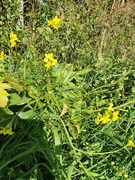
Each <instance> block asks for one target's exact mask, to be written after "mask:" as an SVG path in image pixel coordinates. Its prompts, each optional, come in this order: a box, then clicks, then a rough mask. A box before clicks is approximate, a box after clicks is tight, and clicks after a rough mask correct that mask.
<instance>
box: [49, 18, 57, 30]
mask: <svg viewBox="0 0 135 180" xmlns="http://www.w3.org/2000/svg"><path fill="white" fill-rule="evenodd" d="M48 26H52V27H53V28H54V29H58V28H59V27H60V19H59V18H58V16H55V17H54V18H53V19H51V20H48Z"/></svg>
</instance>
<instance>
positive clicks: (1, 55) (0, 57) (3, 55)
mask: <svg viewBox="0 0 135 180" xmlns="http://www.w3.org/2000/svg"><path fill="white" fill-rule="evenodd" d="M4 58H5V54H4V52H3V51H1V53H0V61H4Z"/></svg>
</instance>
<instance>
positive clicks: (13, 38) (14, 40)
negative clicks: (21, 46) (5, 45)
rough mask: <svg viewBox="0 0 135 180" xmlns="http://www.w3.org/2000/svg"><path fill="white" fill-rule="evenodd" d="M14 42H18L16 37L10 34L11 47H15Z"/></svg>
mask: <svg viewBox="0 0 135 180" xmlns="http://www.w3.org/2000/svg"><path fill="white" fill-rule="evenodd" d="M16 41H18V38H17V35H16V34H14V33H13V32H11V33H10V44H11V47H15V46H16Z"/></svg>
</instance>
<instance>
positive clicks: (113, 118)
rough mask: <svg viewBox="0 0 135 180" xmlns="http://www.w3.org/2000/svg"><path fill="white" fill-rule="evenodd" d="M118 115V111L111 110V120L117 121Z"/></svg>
mask: <svg viewBox="0 0 135 180" xmlns="http://www.w3.org/2000/svg"><path fill="white" fill-rule="evenodd" d="M118 115H119V112H118V111H114V112H113V115H112V120H113V121H117V120H118V118H119V117H118Z"/></svg>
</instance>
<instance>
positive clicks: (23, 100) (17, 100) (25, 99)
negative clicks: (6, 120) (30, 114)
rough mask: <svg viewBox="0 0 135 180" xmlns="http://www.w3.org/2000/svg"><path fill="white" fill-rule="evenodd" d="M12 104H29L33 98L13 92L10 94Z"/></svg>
mask: <svg viewBox="0 0 135 180" xmlns="http://www.w3.org/2000/svg"><path fill="white" fill-rule="evenodd" d="M10 97H11V99H10V105H23V104H27V103H28V102H29V101H30V100H31V98H28V97H26V96H23V97H22V98H21V97H20V96H19V95H18V94H16V93H12V94H10Z"/></svg>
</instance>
